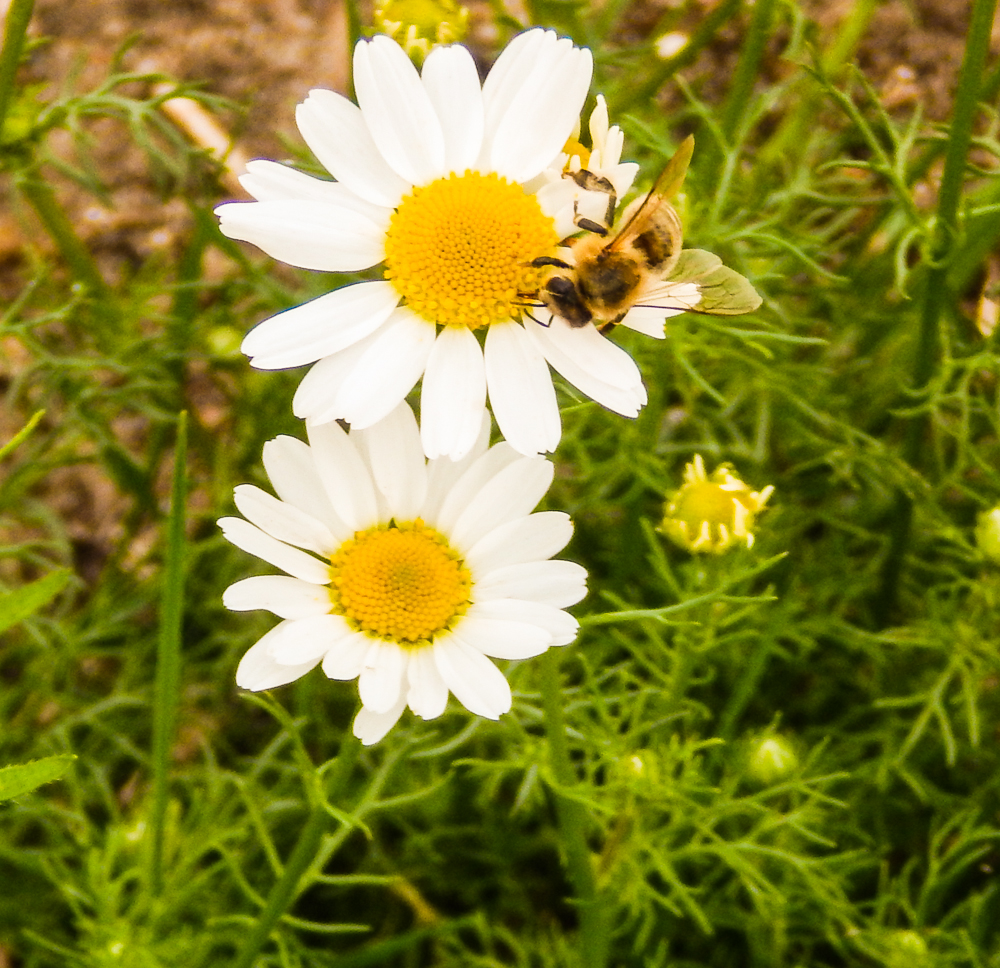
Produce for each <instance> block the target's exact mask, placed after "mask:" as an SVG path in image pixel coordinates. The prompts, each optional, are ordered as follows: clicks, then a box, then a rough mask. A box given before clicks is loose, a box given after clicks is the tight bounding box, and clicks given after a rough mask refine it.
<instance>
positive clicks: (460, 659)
mask: <svg viewBox="0 0 1000 968" xmlns="http://www.w3.org/2000/svg"><path fill="white" fill-rule="evenodd" d="M434 661H435V663H436V664H437V667H438V672H440V673H441V678H442V679H443V680H444V681H445V683H446V685H447V686H448V688H449V689H450V690H451V691H452V693H453V694H454V696H455V698H456V699H457V700H458V701H459V702H460V703H461V704H462V705H463V706H465V708H466V709H468V710H469V712H470V713H475V714H476V715H477V716H484V717H486V718H487V719H499V718H500V716H501V714H502V713H505V712H508V711H509V710H510V704H511V696H510V686H509V685H508V683H507V680H506V679H505V678H504V675H503V673H502V672H501V671H500V670H499V669H498V668H497V667H496V666H495V665H493V663H492V662H490V660H489V659H487V658H486V656H485V655H483V653H482V652H480V651H479V650H478V649H475V648H473V647H472V646H471V645H469V644H468V643H466V642H463V641H462V640H461V639H459V638H458V637H457V636H455V635H447V636H441V637H440V638H438V639H437V640H436V641H435V643H434Z"/></svg>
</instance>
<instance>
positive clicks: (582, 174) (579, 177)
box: [569, 168, 618, 235]
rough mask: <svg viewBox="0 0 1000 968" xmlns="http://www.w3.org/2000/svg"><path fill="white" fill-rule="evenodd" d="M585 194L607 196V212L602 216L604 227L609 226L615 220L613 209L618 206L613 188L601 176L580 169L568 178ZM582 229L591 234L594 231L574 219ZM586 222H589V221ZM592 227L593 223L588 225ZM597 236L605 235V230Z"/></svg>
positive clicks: (574, 204)
mask: <svg viewBox="0 0 1000 968" xmlns="http://www.w3.org/2000/svg"><path fill="white" fill-rule="evenodd" d="M569 177H570V178H572V179H573V181H575V182H576V183H577V185H579V186H580V187H581V188H582V189H583V190H584V191H586V192H604V194H605V195H607V196H608V210H607V212H606V213H605V216H604V224H605V226H610V225H611V223H612V222H613V221H614V218H615V208H616V207H617V205H618V192H617V191H615V186H614V185H612V184H611V182H610V181H609V180H608V179H607V178H605V177H604V176H603V175H595V174H594V173H593V172H592V171H587V169H586V168H581V169H580V171H575V172H572V173H571V174H570V176H569ZM573 214H574V216H575V215H576V214H577V211H576V203H575V202H574V203H573ZM573 221H574V222H575V223H576V224H577V225H579V226H580V228H582V229H586V230H587V231H588V232H593V231H595V229H592V228H590V227H589V226H586V225H583V224H581V222H582V220H581V221H577V220H576V219H575V218H574V220H573ZM587 221H590V220H589V219H588V220H587ZM590 224H591V225H594V224H595V223H594V222H591V223H590ZM597 234H598V235H607V228H605V230H604V231H603V232H598V233H597Z"/></svg>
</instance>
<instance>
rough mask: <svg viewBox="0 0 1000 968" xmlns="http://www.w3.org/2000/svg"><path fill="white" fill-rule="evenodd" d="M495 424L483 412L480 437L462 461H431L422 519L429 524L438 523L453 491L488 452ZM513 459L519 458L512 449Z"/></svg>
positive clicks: (487, 412) (443, 458)
mask: <svg viewBox="0 0 1000 968" xmlns="http://www.w3.org/2000/svg"><path fill="white" fill-rule="evenodd" d="M492 426H493V422H492V420H491V419H490V412H489V410H484V411H483V416H482V424H481V425H480V428H479V436H477V437H476V442H475V443H474V444H473V445H472V449H471V450H470V451H469V452H468V453H467V454H466V455H465V456H464V457H463V458H461V459H460V460H451V459H449V458H447V457H438V458H435V459H433V460H430V461H429V462H428V464H427V499H426V501H425V502H424V510H423V514H422V515H421V517H422V518H423V519H424V520H425V521H428V522H433V521H437V520H438V518H439V516H440V513H441V506H442V505H443V504H444V501H445V499H446V498H447V497H448V495H449V494H450V493H451V489H452V488H453V487H454V486H455V484H456V483H457V482H458V481H459V480H461V478H462V477H463V476H464V475H465V472H466V471H467V470H468V469H469V468H470V467H471V466H472V465H473V464H474V463H475V462H476V461H477V460H479V458H480V457H482V456H483V454H485V453H486V452H487V449H488V448H489V445H490V430H491V428H492ZM508 450H509V451H510V455H511V459H514V458H515V457H516V456H517V452H516V451H514V450H513V449H512V448H508Z"/></svg>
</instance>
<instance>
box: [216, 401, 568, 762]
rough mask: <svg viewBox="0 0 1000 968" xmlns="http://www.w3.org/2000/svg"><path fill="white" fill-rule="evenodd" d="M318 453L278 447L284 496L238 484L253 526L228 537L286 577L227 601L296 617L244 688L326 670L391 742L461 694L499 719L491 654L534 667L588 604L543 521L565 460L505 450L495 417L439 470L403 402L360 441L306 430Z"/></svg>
mask: <svg viewBox="0 0 1000 968" xmlns="http://www.w3.org/2000/svg"><path fill="white" fill-rule="evenodd" d="M307 429H308V435H309V443H308V444H306V443H304V442H303V441H300V440H297V439H295V438H293V437H277V438H275V439H274V440H271V441H269V442H268V443H267V444H266V445H265V447H264V467H265V469H266V470H267V473H268V477H269V478H270V480H271V483H272V485H273V486H274V490H275V492H276V493H277V495H278V496H277V497H272V496H271V495H270V494H268V493H267V492H266V491H263V490H261V489H260V488H257V487H254V486H253V485H249V484H243V485H240V486H239V487H237V488H236V492H235V500H236V506H237V507H238V508H239V510H240V511H241V512H242V513H243V515H244V517H245V519H246V520H244V519H243V518H223V519H222V520H220V521H219V524H220V526H221V527H222V531H223V534H224V535H225V537H226V538H227V539H228V540H229V541H231V542H232V543H233V544H235V545H236V546H237V547H239V548H242V549H243V550H244V551H248V552H250V553H251V554H254V555H257V556H258V557H259V558H263V559H264V560H265V561H267V562H269V563H270V564H272V565H274V566H275V567H277V568H280V569H282V570H283V571H284V572H285V573H286V575H284V576H281V575H266V576H260V577H255V578H246V579H244V580H242V581H239V582H236V584H234V585H231V586H230V587H229V588H228V589H227V590H226V592H225V594H224V596H223V601H224V603H225V604H226V606H227V607H228V608H231V609H234V610H236V611H244V610H249V609H258V608H263V609H268V610H269V611H271V612H274V613H275V614H276V615H278V616H279V617H280V618H281V619H282V620H283V621H282V622H281V623H280V624H278V625H277V626H275V627H274V628H273V629H272V630H271V631H270V632H268V633H267V634H266V635H265V636H264V637H263V638H261V639H260V640H259V641H258V642H257V643H256V644H255V645H254V646H253V647H252V648H251V649H250V650H249V651H248V652H247V653H246V655H245V656H244V657H243V659H242V661H241V662H240V664H239V668H238V670H237V673H236V682H237V684H238V685H240V686H241V687H243V688H244V689H251V690H260V689H270V688H272V687H274V686H280V685H283V684H285V683H287V682H292V681H293V680H295V679H298V678H299V677H300V676H302V675H305V674H306V673H307V672H309V671H310V670H311V669H313V668H314V667H315V666H317V665H320V664H322V668H323V671H324V672H325V673H326V675H327V676H329V677H330V678H331V679H345V680H346V679H355V678H356V679H357V680H358V689H359V692H360V694H361V702H362V709H361V711H360V712H359V713H358V716H357V718H356V719H355V721H354V734H355V736H357V737H359V738H360V739H361V740H362V742H364V743H366V744H370V743H375V742H377V741H378V740H380V739H381V738H382V737H383V736H384V735H385V734H386V733H387V732H388V731H389V730H390V729H391V728H392V726H393V725H394V724H395V722H396V721H397V720H398V719H399V717H400V715H401V714H402V712H403V708H404V707H405V706H407V705H408V706H409V707H410V709H412V710H413V712H415V713H416V714H417V715H418V716H420V717H422V718H424V719H434V718H435V717H437V716H440V715H441V713H443V712H444V709H445V705H446V703H447V700H448V693H449V691H450V692H452V693H454V694H455V697H456V698H457V699H458V700H459V701H460V702H461V703H462V704H463V705H464V706H465V707H466V708H467V709H468V710H469V711H470V712H472V713H475V714H477V715H479V716H485V717H487V718H489V719H497V718H498V717H499V716H500V714H501V713H505V712H507V710H509V709H510V705H511V694H510V686H509V685H508V684H507V680H506V678H504V675H503V673H502V672H500V670H499V669H498V668H497V667H496V666H495V665H494V664H493V663H492V662H491V661H490V659H489V658H487V657H488V656H491V657H493V658H500V659H525V658H528V657H530V656H535V655H539V654H541V653H542V652H544V651H545V650H546V649H548V648H549V646H555V645H566V644H568V643H569V642H572V641H573V639H574V638H575V637H576V633H577V629H578V624H577V621H576V619H574V618H573V617H572V616H571V615H569V614H568V613H567V612H565V611H564V610H563V609H565V608H566V607H567V606H569V605H572V604H574V603H576V602H578V601H579V600H580V599H581V598H583V596H584V595H585V594H586V577H587V573H586V571H584V569H583V568H582V567H581V566H580V565H577V564H575V563H573V562H571V561H550V560H549V558H550V557H551V556H552V555H554V554H555V553H556V552H557V551H559V550H560V549H562V548H563V547H564V546H565V544H566V542H567V541H569V538H570V535H571V534H572V530H573V527H572V524H571V523H570V519H569V516H568V515H566V514H564V513H563V512H561V511H542V512H537V513H532V509H533V508H534V507H535V505H536V504H537V503H538V502H539V500H541V498H542V496H543V495H544V494H545V492H546V490H547V489H548V486H549V483H550V481H551V480H552V464H551V463H550V462H549V461H548V460H546V459H545V458H542V457H537V456H536V457H524V456H522V455H520V454H518V453H517V452H516V451H515V450H514V449H513V448H512V447H511V446H510V445H509V444H507V443H504V442H501V443H499V444H497V445H495V446H494V447H491V448H489V449H487V443H488V437H489V421H488V420H483V421H482V424H481V427H480V433H479V434H478V436H477V439H476V441H475V442H474V443H473V446H472V447H471V448H470V451H469V453H468V454H467V455H466V456H465V457H464V458H463V459H462V460H460V461H452V460H449V459H446V458H442V459H436V460H431V461H426V460H425V459H424V456H423V454H422V452H421V446H420V431H419V429H418V427H417V422H416V419H415V418H414V416H413V412H412V411H411V410H410V408H409V406H408V405H407V404H406V403H405V402H404V403H402V404H400V405H398V406H397V407H396V408H395V409H394V410H393V411H392V413H390V414H389V415H388V416H387V417H385V418H384V419H383V420H380V421H378V422H377V423H374V424H372V425H371V426H370V427H368V428H365V429H363V430H359V429H357V428H352V429H351V431H350V433H346V432H345V431H344V430H342V429H341V427H340V425H339V424H337V423H335V422H329V423H325V424H319V425H317V424H309V425H307Z"/></svg>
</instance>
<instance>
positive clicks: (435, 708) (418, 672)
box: [406, 646, 448, 719]
mask: <svg viewBox="0 0 1000 968" xmlns="http://www.w3.org/2000/svg"><path fill="white" fill-rule="evenodd" d="M433 648H434V647H433V646H431V648H426V649H414V650H413V651H412V652H411V653H410V664H409V665H408V666H407V668H406V681H407V687H408V688H407V693H406V704H407V705H408V706H409V707H410V709H412V710H413V711H414V712H415V713H416V714H417V715H418V716H419V717H420V718H421V719H437V718H438V716H440V715H441V714H442V713H443V712H444V710H445V706H447V705H448V687H447V685H445V681H444V679H442V678H441V673H440V672H438V667H437V663H436V662H435V661H434V651H433Z"/></svg>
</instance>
